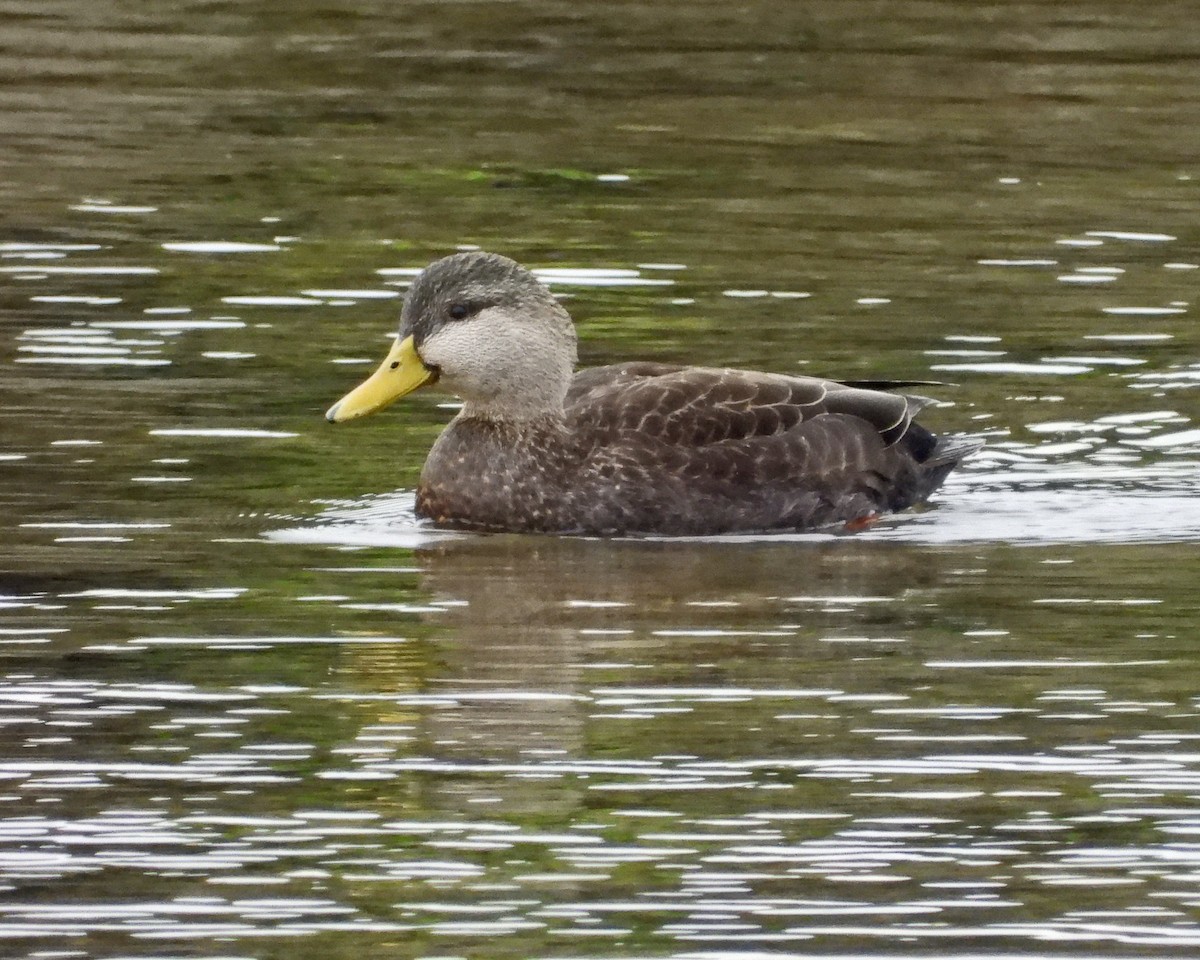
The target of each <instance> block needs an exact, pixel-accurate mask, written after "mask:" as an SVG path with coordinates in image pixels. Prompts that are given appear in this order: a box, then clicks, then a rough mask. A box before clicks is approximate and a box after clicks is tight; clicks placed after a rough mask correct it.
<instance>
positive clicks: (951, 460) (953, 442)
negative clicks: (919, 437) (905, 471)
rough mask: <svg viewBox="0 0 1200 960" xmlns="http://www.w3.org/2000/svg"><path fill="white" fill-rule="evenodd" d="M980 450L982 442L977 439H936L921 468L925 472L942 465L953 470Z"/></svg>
mask: <svg viewBox="0 0 1200 960" xmlns="http://www.w3.org/2000/svg"><path fill="white" fill-rule="evenodd" d="M981 449H983V441H982V440H980V439H979V438H978V437H938V438H937V442H936V443H935V444H934V445H933V449H932V450H931V451H930V452H929V456H928V457H926V458H925V462H924V463H923V464H922V466H923V467H925V469H926V470H929V469H937V468H939V467H941V466H944V465H949V467H950V468H951V469H953V468H954V467H956V466H958V465H959V464H960V463H961V462H962V461H963V460H965V459H966V458H967V457H969V456H971V454H973V453H978V452H979V451H980V450H981ZM947 472H949V471H947ZM943 476H944V474H943Z"/></svg>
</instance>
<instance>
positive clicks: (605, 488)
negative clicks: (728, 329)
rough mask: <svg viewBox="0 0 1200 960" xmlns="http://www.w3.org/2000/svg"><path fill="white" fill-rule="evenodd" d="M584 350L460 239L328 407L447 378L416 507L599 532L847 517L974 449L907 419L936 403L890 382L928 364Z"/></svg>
mask: <svg viewBox="0 0 1200 960" xmlns="http://www.w3.org/2000/svg"><path fill="white" fill-rule="evenodd" d="M577 362H578V357H577V337H576V332H575V325H574V322H573V321H572V319H571V316H570V314H569V313H568V312H567V310H566V309H565V308H564V307H563V305H562V304H561V303H560V302H559V300H558V299H557V298H556V297H555V296H554V294H553V293H552V292H551V291H550V289H549V288H548V287H547V286H546V285H545V284H543V283H542V282H541V281H540V280H538V279H537V277H536V276H534V274H533V273H531V272H530V271H529V270H527V269H526V268H525V267H523V266H521V265H520V264H519V263H517V262H516V261H514V260H511V259H509V258H508V257H504V256H501V255H499V254H495V253H486V252H483V251H470V252H463V253H456V254H453V255H451V256H447V257H444V258H442V259H440V260H437V261H435V262H433V263H432V264H430V265H429V266H428V267H426V268H425V269H424V270H423V271H422V272H421V273H420V274H419V275H418V276H417V277H416V278H415V279H414V280H413V282H412V284H411V286H410V287H409V289H408V291H407V294H406V296H405V298H404V302H403V307H402V308H401V313H400V329H399V333H398V335H397V337H396V340H395V343H394V345H393V346H392V348H391V350H390V352H389V353H388V354H387V356H386V357H385V358H384V360H383V362H382V363H381V364H380V366H379V368H378V369H377V370H376V371H375V372H374V373H373V374H372V375H371V376H370V377H368V378H367V379H366V380H365V381H364V382H363V383H361V384H360V385H359V386H357V387H355V388H354V389H353V390H351V391H350V392H349V393H347V394H346V395H345V396H344V397H343V398H342V399H341V400H339V401H337V402H336V403H335V404H334V405H333V406H332V407H330V408H329V410H328V412H327V413H326V419H327V420H329V421H330V422H331V423H343V422H345V421H348V420H353V419H356V418H359V417H363V416H366V415H368V414H372V413H375V412H377V411H379V410H382V409H383V408H384V407H386V406H388V405H389V404H391V403H393V402H394V401H396V400H399V399H400V398H402V397H404V396H407V395H408V394H410V393H412V392H413V391H415V390H418V389H420V388H426V387H432V386H435V385H436V386H437V387H439V388H441V389H443V390H446V391H449V392H450V393H452V394H455V395H457V396H458V397H459V399H460V400H461V402H462V405H461V408H460V409H459V411H458V412H457V414H456V415H455V416H454V418H453V420H451V421H450V423H449V424H448V425H447V426H446V428H445V429H444V430H443V432H442V433H441V435H440V436H439V437H438V438H437V440H436V441H435V442H434V444H433V446H432V448H431V449H430V451H429V454H428V457H427V459H426V461H425V464H424V467H423V468H422V471H421V475H420V480H419V483H418V486H417V490H416V513H417V515H418V516H419V517H421V518H423V519H425V520H427V521H430V522H432V524H434V525H435V526H437V527H447V528H452V529H464V530H476V531H486V532H513V533H542V534H576V535H587V536H599V537H613V536H617V537H620V536H646V535H649V536H653V535H665V536H710V535H719V534H728V533H745V532H768V531H812V530H818V529H822V528H831V527H837V526H839V525H840V526H843V527H846V528H850V529H855V528H857V527H859V526H861V525H864V524H868V523H871V522H873V521H874V520H875V519H877V518H879V517H881V516H882V515H884V514H887V513H892V512H895V511H899V510H904V509H906V508H908V507H911V506H913V505H914V504H918V503H921V502H923V501H924V500H926V499H927V498H928V497H929V496H930V495H931V494H932V493H933V492H934V491H935V490H936V489H937V488H938V487H939V486H941V484H942V482H943V481H944V480H945V478H946V476H947V475H948V474H949V473H950V472H951V471H952V470H953V469H954V468H955V467H956V466H958V464H959V463H960V462H961V461H962V460H963V459H964V458H966V457H967V456H969V455H970V454H972V453H974V452H975V451H976V450H978V449H979V447H980V446H981V443H980V442H979V441H978V440H976V439H972V438H969V437H945V436H938V435H935V434H934V433H932V432H931V431H930V430H929V429H927V428H926V427H924V426H922V425H921V424H918V423H917V422H916V420H915V417H916V415H917V414H918V413H919V412H920V411H921V410H922V409H923V408H924V407H927V406H929V405H930V404H931V403H932V402H933V401H931V400H929V399H927V398H924V397H921V396H916V395H912V394H908V393H904V392H898V391H897V389H895V388H897V387H904V386H911V385H913V384H914V383H917V382H920V381H896V382H891V381H838V380H825V379H820V378H817V377H808V376H795V375H790V374H782V373H767V372H758V371H752V370H741V369H720V368H712V367H700V366H680V365H674V364H667V363H657V362H650V361H637V360H635V361H629V362H625V363H617V364H612V365H608V366H600V367H590V368H585V369H582V370H578V371H577V370H576V365H577ZM882 387H886V388H887V389H883V388H882Z"/></svg>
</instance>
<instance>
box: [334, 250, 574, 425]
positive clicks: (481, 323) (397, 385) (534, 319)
mask: <svg viewBox="0 0 1200 960" xmlns="http://www.w3.org/2000/svg"><path fill="white" fill-rule="evenodd" d="M575 360H576V353H575V327H574V325H573V324H572V323H571V317H570V315H569V314H568V313H567V311H566V310H564V309H563V307H562V306H561V305H560V304H559V302H558V301H557V300H555V299H554V296H553V295H552V294H551V293H550V291H549V290H548V289H547V288H546V287H545V285H543V284H542V283H541V282H539V281H538V279H537V278H536V277H534V276H533V274H531V273H530V272H529V271H528V270H526V269H525V268H524V267H522V266H521V265H520V264H519V263H516V262H515V261H513V260H509V259H508V258H507V257H501V256H499V255H497V254H494V253H482V252H473V253H456V254H454V255H453V256H450V257H445V258H443V259H441V260H438V261H436V262H434V263H432V264H430V265H429V266H428V267H426V268H425V270H424V271H422V272H421V274H420V276H418V277H417V278H416V280H414V281H413V285H412V286H411V287H410V288H409V291H408V295H407V296H406V297H405V298H404V308H403V309H402V310H401V312H400V333H399V335H398V336H397V338H396V344H395V346H393V347H392V350H391V352H390V353H389V354H388V355H387V357H386V358H385V359H384V361H383V363H382V364H381V365H380V367H379V369H378V370H376V371H375V373H373V374H372V375H371V376H370V377H369V378H367V380H365V381H364V382H363V383H361V384H360V385H359V386H357V387H356V388H355V389H353V390H351V391H350V392H349V393H348V394H346V396H344V397H343V398H342V399H341V400H339V401H338V402H337V403H335V404H334V405H333V406H332V407H330V408H329V411H328V412H327V413H326V414H325V418H326V419H327V420H329V421H330V422H331V423H340V422H342V421H343V420H352V419H354V418H355V417H362V416H365V415H366V414H368V413H374V412H375V411H376V410H382V409H383V408H384V407H386V406H387V405H388V404H390V403H392V402H393V401H395V400H399V399H400V398H401V397H403V396H405V395H406V394H409V393H412V391H414V390H416V389H417V388H418V387H423V386H426V385H429V384H432V383H435V382H437V383H438V384H440V385H441V386H442V387H443V388H444V389H446V390H448V391H450V392H451V393H454V394H457V395H458V396H460V397H462V399H463V412H464V415H474V416H485V417H489V418H492V419H500V420H505V419H515V420H520V419H530V418H533V417H539V416H545V415H553V414H557V413H561V412H562V406H563V399H564V398H565V397H566V394H567V388H568V386H569V385H570V382H571V376H572V371H573V369H574V366H575Z"/></svg>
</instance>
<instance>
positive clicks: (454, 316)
mask: <svg viewBox="0 0 1200 960" xmlns="http://www.w3.org/2000/svg"><path fill="white" fill-rule="evenodd" d="M446 312H447V313H448V314H449V315H450V319H451V320H465V319H467V317H468V316H469V315H470V313H471V308H470V307H468V306H467V305H466V304H465V303H452V304H450V309H449V310H447V311H446Z"/></svg>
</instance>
